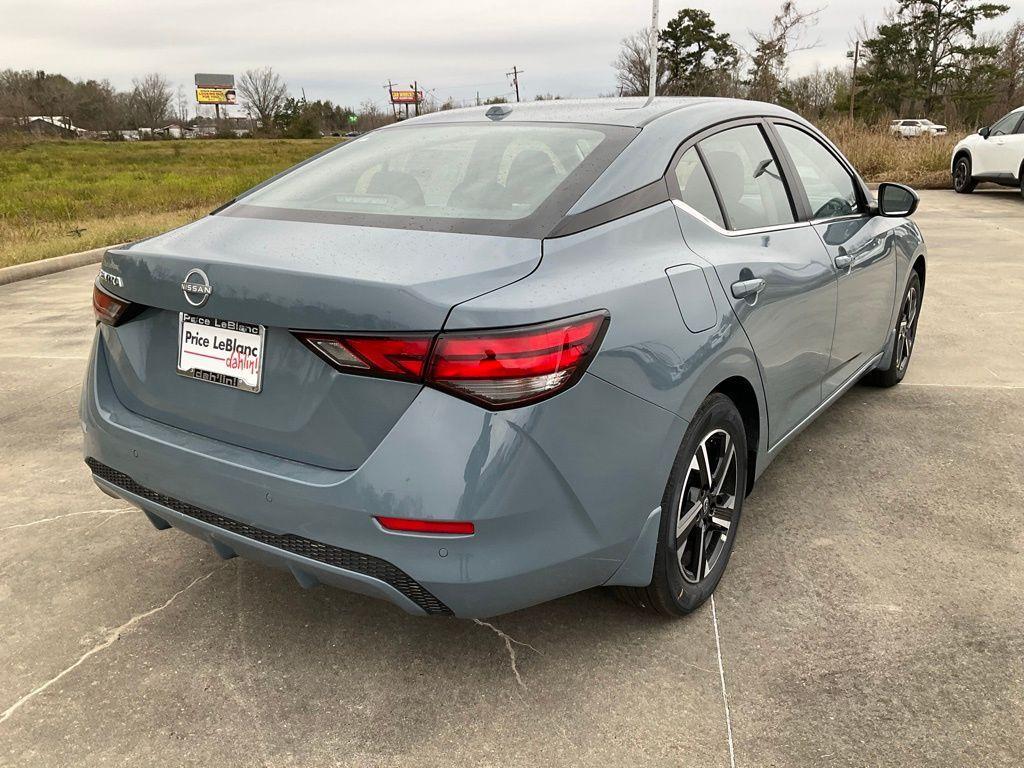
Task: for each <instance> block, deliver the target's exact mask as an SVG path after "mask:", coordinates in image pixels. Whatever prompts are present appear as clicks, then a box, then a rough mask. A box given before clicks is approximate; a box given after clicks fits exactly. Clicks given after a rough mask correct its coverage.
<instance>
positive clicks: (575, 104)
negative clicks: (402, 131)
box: [406, 96, 712, 128]
mask: <svg viewBox="0 0 1024 768" xmlns="http://www.w3.org/2000/svg"><path fill="white" fill-rule="evenodd" d="M709 101H712V99H709V98H696V97H666V96H659V97H657V98H655V99H653V100H648V99H646V98H644V97H624V98H604V99H545V100H543V101H525V102H519V103H511V104H501V105H500V106H501V107H504V108H506V109H508V110H509V112H508V114H507V115H506V116H505V117H504V118H503V119H505V120H509V121H516V122H523V121H527V122H544V123H593V124H600V125H624V126H631V127H634V128H642V127H643V126H645V125H647V124H648V123H649V122H651V121H652V120H656V119H657V118H659V117H662V116H663V115H667V114H668V113H670V112H675V111H676V110H679V109H686V108H688V107H696V106H698V105H700V104H704V103H707V102H709ZM494 106H495V105H493V104H485V105H482V106H479V107H464V108H462V109H449V110H444V111H442V112H432V113H431V114H429V115H423V116H421V117H418V118H414V119H412V120H409V121H408V122H407V123H406V124H410V123H413V122H415V123H455V122H467V121H474V120H490V118H488V117H487V111H488V110H489V109H491V108H493V107H494Z"/></svg>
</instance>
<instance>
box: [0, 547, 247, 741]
mask: <svg viewBox="0 0 1024 768" xmlns="http://www.w3.org/2000/svg"><path fill="white" fill-rule="evenodd" d="M226 565H227V563H225V564H224V565H221V566H219V567H217V568H214V569H213V570H212V571H210V572H209V573H207V574H205V575H204V576H199V577H198V578H195V579H193V580H192V581H191V582H189V584H188V585H187V586H185V587H183V588H182V589H179V590H178V591H177V592H175V593H174V594H173V595H171V596H170V597H169V598H167V600H165V601H164V602H163V603H161V604H160V605H158V606H156V607H155V608H150V609H149V610H148V611H145V612H143V613H139V614H136V615H135V616H132V617H131V618H130V619H128V621H126V622H125V623H124V624H122V625H121V626H119V627H117V628H115V629H113V630H111V631H110V632H109V633H108V634H107V636H106V638H105V639H104V640H103V642H101V643H98V644H97V645H94V646H93V647H92V648H90V649H89V650H88V651H86V652H85V653H83V654H82V655H81V656H80V657H79V659H78V661H76V662H75V663H74V664H72V665H71V666H70V667H65V668H64V669H63V670H61V671H60V672H59V673H58V674H57V675H55V676H54V677H51V678H50V679H49V680H47V681H46V682H45V683H43V684H42V685H37V686H36V687H35V688H33V689H32V690H31V691H29V692H28V693H26V694H25V695H24V696H22V697H21V698H20V699H18V700H17V701H16V702H14V703H13V704H11V706H9V707H8V708H7V709H5V710H4V711H3V712H2V713H0V723H3V722H5V721H6V720H7V719H8V718H9V717H10V716H11V715H13V714H14V713H15V712H17V711H18V710H19V709H21V707H22V706H24V705H25V704H27V703H28V702H29V701H31V700H32V699H34V698H35V697H36V696H38V695H39V694H41V693H42V692H43V691H45V690H46V689H47V688H49V687H50V686H51V685H53V684H54V683H56V682H58V681H59V680H60V679H61V678H63V677H64V676H65V675H67V674H69V673H71V672H72V671H74V670H75V669H77V668H78V667H80V666H81V665H82V664H84V663H85V662H86V661H87V660H88V659H89V658H91V657H92V656H95V655H96V654H97V653H99V652H100V651H103V650H106V649H107V648H109V647H110V646H112V645H113V644H114V643H116V642H117V641H118V640H119V639H120V638H121V636H122V635H124V634H125V633H127V632H130V631H131V630H132V629H134V628H135V626H136V625H137V624H138V623H139V622H141V621H142V620H143V619H147V618H149V617H150V616H152V615H153V614H155V613H159V612H160V611H162V610H164V609H165V608H167V607H168V606H170V604H171V603H173V602H174V601H175V600H177V599H178V598H179V597H181V596H182V595H183V594H185V593H186V592H188V591H189V590H190V589H192V587H194V586H196V585H197V584H200V583H202V582H204V581H206V580H207V579H208V578H210V577H211V576H213V575H214V574H215V573H217V571H219V570H221V569H223V568H224V567H225V566H226Z"/></svg>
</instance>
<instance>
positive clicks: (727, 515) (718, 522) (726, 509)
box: [711, 496, 736, 531]
mask: <svg viewBox="0 0 1024 768" xmlns="http://www.w3.org/2000/svg"><path fill="white" fill-rule="evenodd" d="M735 503H736V497H735V496H730V497H729V499H728V501H727V502H726V503H725V504H716V505H715V506H714V507H713V508H712V510H711V522H712V523H713V524H714V525H715V526H717V527H718V528H721V529H722V530H725V531H728V530H729V527H730V526H731V525H732V512H733V509H732V508H733V506H734V505H735Z"/></svg>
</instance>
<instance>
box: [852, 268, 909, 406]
mask: <svg viewBox="0 0 1024 768" xmlns="http://www.w3.org/2000/svg"><path fill="white" fill-rule="evenodd" d="M923 295H924V294H923V290H922V288H921V275H920V274H918V272H917V270H914V271H913V272H912V273H911V277H910V283H909V284H908V285H907V290H906V291H905V292H904V294H903V303H902V304H900V313H899V315H898V316H897V317H896V328H895V330H894V333H895V334H896V340H895V342H893V351H892V357H891V358H890V359H889V366H888V367H887V368H876V369H875V370H873V371H872V372H871V373H869V374H868V375H867V376H865V377H864V382H865V383H866V384H872V385H874V386H876V387H895V386H896V385H897V384H899V383H900V382H901V381H903V377H904V376H906V375H907V368H908V367H909V366H910V356H911V355H912V354H913V352H914V347H915V346H916V344H917V321H918V320H919V319H920V317H921V299H922V298H923Z"/></svg>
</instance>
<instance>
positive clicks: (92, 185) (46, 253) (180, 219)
mask: <svg viewBox="0 0 1024 768" xmlns="http://www.w3.org/2000/svg"><path fill="white" fill-rule="evenodd" d="M336 141H337V139H309V140H304V139H287V140H285V139H281V140H261V139H245V140H215V139H214V140H196V141H152V142H150V141H146V142H131V143H128V142H117V143H103V142H92V141H77V142H75V141H35V142H25V141H18V140H6V141H4V140H0V267H2V266H8V265H11V264H20V263H24V262H28V261H35V260H37V259H44V258H47V257H50V256H57V255H60V254H64V253H73V252H75V251H84V250H87V249H89V248H95V247H98V246H101V245H107V244H110V243H118V242H124V241H127V240H137V239H139V238H142V237H147V236H149V235H153V234H156V233H158V232H161V231H163V230H166V229H170V228H171V227H175V226H178V225H179V224H184V223H185V222H187V221H190V220H192V219H195V218H198V217H199V216H202V215H203V214H205V213H207V212H209V211H210V210H211V209H212V208H215V207H216V206H218V205H220V204H221V203H223V202H225V201H227V200H230V199H231V198H232V197H234V196H235V195H236V194H238V193H239V192H242V191H243V190H245V189H248V188H249V187H252V186H254V185H255V184H258V183H259V182H260V181H262V180H264V179H266V178H267V177H268V176H271V175H273V174H274V173H277V172H278V171H281V170H283V169H285V168H287V167H289V166H291V165H294V164H295V163H297V162H299V161H301V160H304V159H305V158H307V157H309V156H310V155H312V154H315V153H316V152H319V151H320V150H322V149H326V148H327V147H329V146H331V145H332V144H334V143H335V142H336ZM76 230H80V231H79V232H78V233H76Z"/></svg>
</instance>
